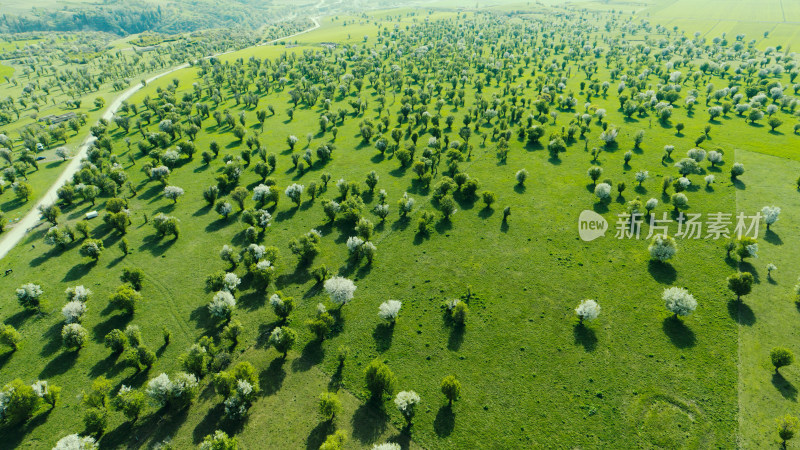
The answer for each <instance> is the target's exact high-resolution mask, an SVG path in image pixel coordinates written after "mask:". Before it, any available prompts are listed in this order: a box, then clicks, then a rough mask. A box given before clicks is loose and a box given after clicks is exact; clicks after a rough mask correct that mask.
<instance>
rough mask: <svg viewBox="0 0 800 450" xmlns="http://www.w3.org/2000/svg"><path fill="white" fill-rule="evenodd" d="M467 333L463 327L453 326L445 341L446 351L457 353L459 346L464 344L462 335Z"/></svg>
mask: <svg viewBox="0 0 800 450" xmlns="http://www.w3.org/2000/svg"><path fill="white" fill-rule="evenodd" d="M466 332H467V327H465V326H464V325H453V327H452V328H451V329H450V337H449V338H448V339H447V349H448V350H450V351H454V352H455V351H458V349H459V348H461V344H462V343H464V335H465V334H466Z"/></svg>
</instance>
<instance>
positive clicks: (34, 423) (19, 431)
mask: <svg viewBox="0 0 800 450" xmlns="http://www.w3.org/2000/svg"><path fill="white" fill-rule="evenodd" d="M52 411H53V410H52V409H48V410H47V411H43V412H42V413H40V414H37V415H35V416H34V417H32V418H31V419H30V420H28V421H27V422H25V423H23V424H17V425H0V436H2V437H3V446H4V447H3V448H20V444H21V443H22V440H23V439H25V437H26V436H28V434H29V433H30V432H31V431H33V430H34V429H35V428H36V427H38V426H39V425H41V424H43V423H45V422H46V421H47V418H48V417H50V413H51V412H52Z"/></svg>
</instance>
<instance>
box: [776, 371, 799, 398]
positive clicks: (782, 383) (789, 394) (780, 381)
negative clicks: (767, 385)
mask: <svg viewBox="0 0 800 450" xmlns="http://www.w3.org/2000/svg"><path fill="white" fill-rule="evenodd" d="M772 385H773V386H775V388H776V389H777V390H778V391H779V392H780V393H781V395H782V396H783V398H785V399H787V400H791V401H793V402H796V401H797V388H796V387H794V385H793V384H792V383H790V382H789V380H787V379H786V378H784V377H783V375H782V374H781V373H780V372H777V371H776V372H774V373H773V374H772Z"/></svg>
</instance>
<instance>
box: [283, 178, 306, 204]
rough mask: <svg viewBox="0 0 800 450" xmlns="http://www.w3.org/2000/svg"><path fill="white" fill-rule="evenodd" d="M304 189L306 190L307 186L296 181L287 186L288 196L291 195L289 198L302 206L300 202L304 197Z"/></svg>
mask: <svg viewBox="0 0 800 450" xmlns="http://www.w3.org/2000/svg"><path fill="white" fill-rule="evenodd" d="M303 190H305V186H303V185H302V184H297V183H294V184H292V185H291V186H289V187H287V188H286V196H287V197H289V199H290V200H291V201H292V202H294V203H295V204H296V205H297V206H300V202H301V201H302V197H303Z"/></svg>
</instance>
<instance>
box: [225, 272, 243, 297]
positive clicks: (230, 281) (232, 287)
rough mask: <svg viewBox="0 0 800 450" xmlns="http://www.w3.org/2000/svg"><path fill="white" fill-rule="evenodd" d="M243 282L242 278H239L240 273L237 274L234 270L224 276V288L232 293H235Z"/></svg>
mask: <svg viewBox="0 0 800 450" xmlns="http://www.w3.org/2000/svg"><path fill="white" fill-rule="evenodd" d="M241 282H242V280H241V279H240V278H239V276H238V275H236V274H235V273H233V272H228V273H226V274H225V276H224V277H223V278H222V289H224V290H225V291H226V292H230V293H231V294H233V293H234V292H236V288H238V287H239V284H241Z"/></svg>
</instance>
